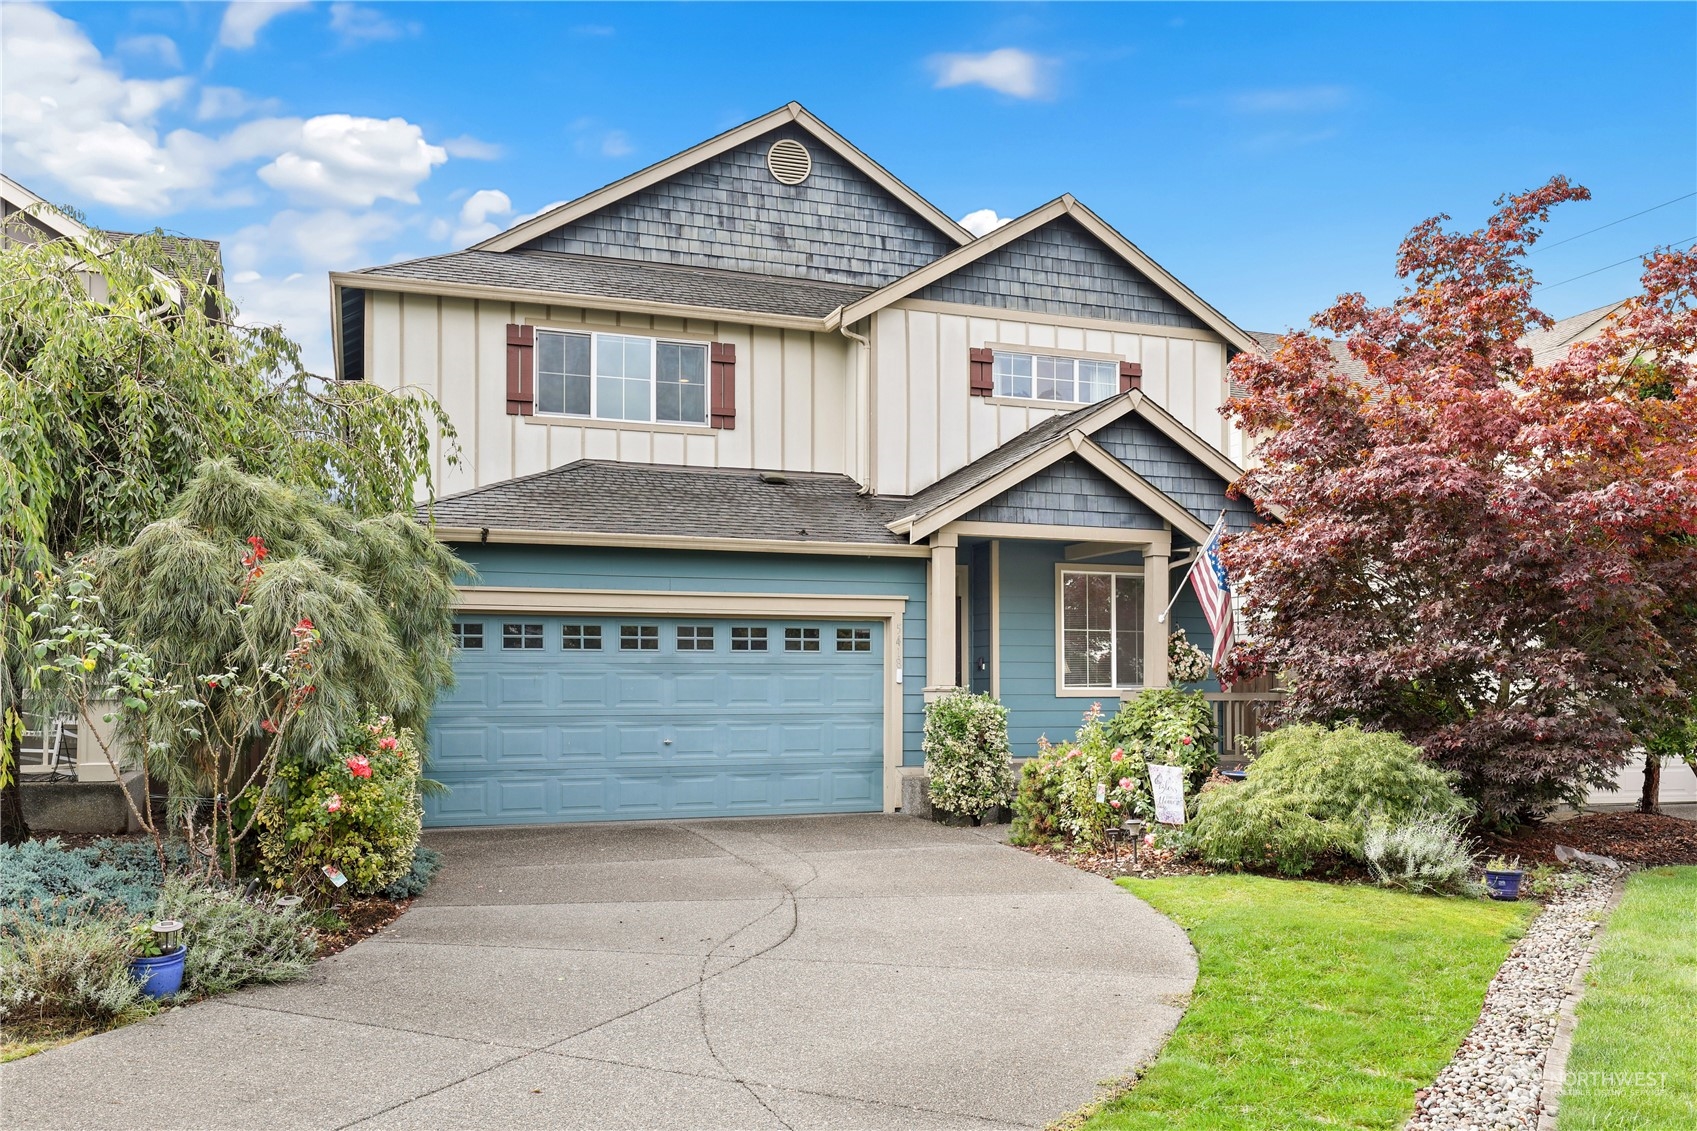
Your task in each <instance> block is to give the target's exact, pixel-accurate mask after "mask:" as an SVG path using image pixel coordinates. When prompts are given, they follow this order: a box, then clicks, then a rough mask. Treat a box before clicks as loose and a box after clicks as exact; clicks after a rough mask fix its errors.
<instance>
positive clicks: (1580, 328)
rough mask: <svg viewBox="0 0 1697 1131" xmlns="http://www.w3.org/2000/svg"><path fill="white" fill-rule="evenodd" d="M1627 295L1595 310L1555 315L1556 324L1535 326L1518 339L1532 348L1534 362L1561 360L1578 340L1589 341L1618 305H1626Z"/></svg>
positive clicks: (1540, 363)
mask: <svg viewBox="0 0 1697 1131" xmlns="http://www.w3.org/2000/svg"><path fill="white" fill-rule="evenodd" d="M1626 302H1627V300H1626V299H1620V300H1618V301H1616V302H1611V303H1608V304H1606V305H1603V306H1599V307H1597V308H1596V309H1594V310H1587V311H1584V312H1583V313H1580V314H1570V315H1568V316H1567V317H1566V318H1561V319H1558V320H1557V321H1556V323H1555V325H1553V326H1551V327H1549V328H1548V329H1545V330H1534V331H1532V333H1530V334H1527V335H1526V336H1525V337H1524V338H1522V339H1520V344H1521V345H1523V346H1525V347H1526V348H1527V349H1529V350H1531V351H1532V361H1533V363H1534V364H1536V365H1549V364H1550V363H1551V362H1554V361H1559V360H1561V358H1562V356H1563V355H1564V354H1566V353H1567V351H1568V350H1569V349H1571V348H1572V347H1573V346H1575V345H1577V344H1578V343H1580V342H1584V341H1589V340H1590V339H1592V338H1594V337H1596V336H1597V335H1598V334H1600V333H1602V331H1603V328H1604V327H1606V326H1607V325H1608V324H1609V322H1610V321H1611V320H1612V319H1613V318H1614V316H1615V315H1616V314H1617V313H1619V311H1620V308H1621V307H1623V306H1625V305H1626Z"/></svg>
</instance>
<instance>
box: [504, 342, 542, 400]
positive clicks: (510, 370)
mask: <svg viewBox="0 0 1697 1131" xmlns="http://www.w3.org/2000/svg"><path fill="white" fill-rule="evenodd" d="M535 412H536V327H535V326H515V325H513V324H512V323H510V322H509V323H508V324H507V415H508V416H530V415H533V414H534V413H535Z"/></svg>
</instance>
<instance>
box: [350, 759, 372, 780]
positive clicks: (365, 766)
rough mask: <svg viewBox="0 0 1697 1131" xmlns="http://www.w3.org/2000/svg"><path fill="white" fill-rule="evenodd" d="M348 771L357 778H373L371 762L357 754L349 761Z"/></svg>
mask: <svg viewBox="0 0 1697 1131" xmlns="http://www.w3.org/2000/svg"><path fill="white" fill-rule="evenodd" d="M348 770H349V771H350V772H352V774H353V775H354V777H356V778H368V777H370V776H371V760H370V759H369V758H367V757H365V756H364V755H363V754H355V755H354V756H353V757H352V758H349V759H348Z"/></svg>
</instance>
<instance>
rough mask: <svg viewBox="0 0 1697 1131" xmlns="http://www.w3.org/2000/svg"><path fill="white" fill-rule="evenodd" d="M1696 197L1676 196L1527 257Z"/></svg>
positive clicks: (1545, 246) (1694, 194) (1528, 253)
mask: <svg viewBox="0 0 1697 1131" xmlns="http://www.w3.org/2000/svg"><path fill="white" fill-rule="evenodd" d="M1694 196H1697V192H1688V193H1686V194H1685V195H1684V196H1676V197H1674V198H1673V199H1672V200H1664V201H1662V202H1661V203H1660V204H1652V205H1651V206H1650V207H1648V208H1646V209H1644V211H1642V212H1634V213H1633V214H1632V215H1630V216H1622V217H1621V218H1620V219H1618V220H1610V221H1609V222H1608V223H1607V224H1599V225H1597V226H1596V227H1595V228H1591V229H1589V230H1587V231H1583V232H1580V233H1579V235H1577V236H1568V237H1567V238H1566V239H1565V240H1557V241H1556V242H1555V243H1547V244H1545V245H1544V246H1542V247H1535V248H1533V249H1532V250H1531V251H1529V252H1527V253H1526V254H1527V255H1537V254H1538V253H1539V252H1540V251H1548V250H1550V249H1551V248H1552V247H1560V246H1561V245H1562V244H1564V243H1572V242H1573V241H1574V240H1577V239H1582V238H1584V237H1585V236H1588V235H1590V234H1591V233H1592V232H1600V231H1602V230H1603V229H1604V228H1612V227H1614V226H1615V225H1616V224H1624V223H1626V222H1627V221H1628V220H1636V219H1638V217H1640V216H1648V215H1649V214H1650V213H1652V212H1655V211H1656V210H1658V209H1661V208H1666V207H1667V206H1668V205H1670V204H1678V203H1679V202H1680V201H1682V200H1690V199H1691V198H1692V197H1694Z"/></svg>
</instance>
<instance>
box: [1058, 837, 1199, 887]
mask: <svg viewBox="0 0 1697 1131" xmlns="http://www.w3.org/2000/svg"><path fill="white" fill-rule="evenodd" d="M1025 851H1027V852H1029V853H1031V854H1032V855H1033V856H1041V857H1043V858H1044V859H1045V860H1053V861H1055V862H1056V863H1057V864H1066V865H1068V866H1070V867H1073V868H1077V869H1079V870H1081V871H1085V872H1094V873H1095V874H1096V875H1098V876H1104V877H1106V878H1108V879H1110V880H1115V879H1118V878H1120V877H1121V876H1139V877H1142V878H1143V879H1151V878H1153V877H1155V876H1200V875H1203V874H1205V873H1207V872H1211V871H1213V869H1211V868H1207V867H1204V866H1203V865H1201V864H1198V863H1196V862H1195V861H1194V860H1184V859H1180V858H1179V857H1177V856H1175V855H1173V854H1172V853H1170V852H1163V851H1161V850H1160V849H1158V848H1149V847H1147V846H1146V847H1144V848H1141V849H1139V850H1138V853H1137V860H1136V862H1135V863H1134V862H1133V861H1132V857H1131V849H1129V848H1122V849H1121V850H1120V853H1119V857H1118V858H1117V859H1116V858H1115V856H1114V854H1113V853H1112V852H1074V851H1073V850H1072V849H1070V848H1057V847H1055V846H1054V845H1049V844H1034V845H1029V846H1027V847H1026V848H1025Z"/></svg>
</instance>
